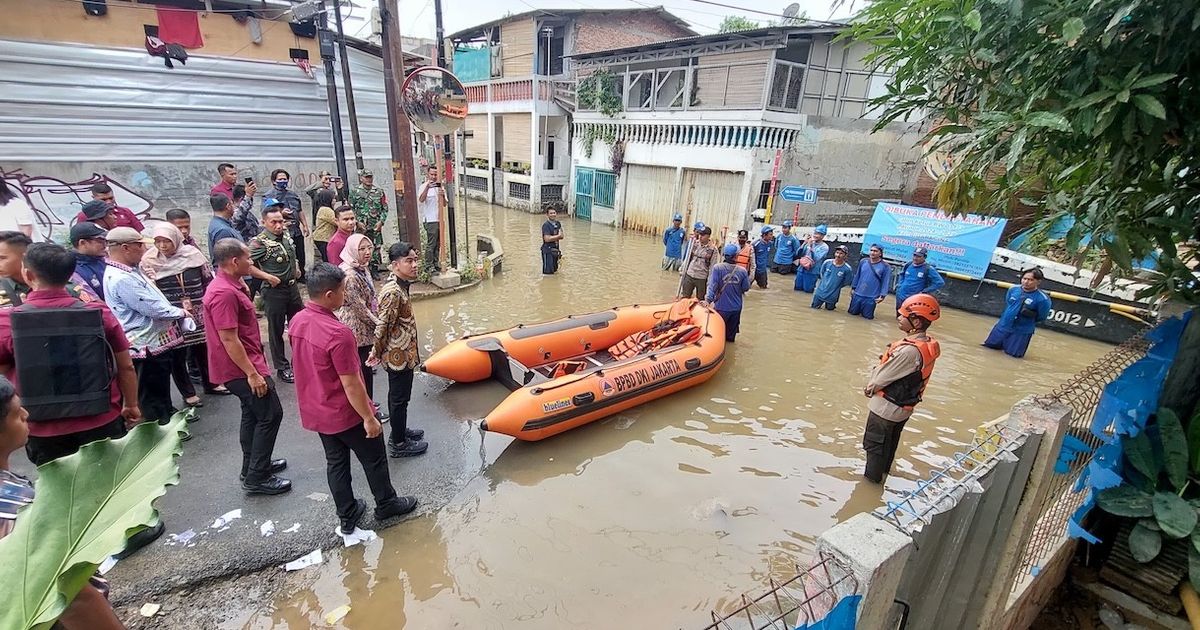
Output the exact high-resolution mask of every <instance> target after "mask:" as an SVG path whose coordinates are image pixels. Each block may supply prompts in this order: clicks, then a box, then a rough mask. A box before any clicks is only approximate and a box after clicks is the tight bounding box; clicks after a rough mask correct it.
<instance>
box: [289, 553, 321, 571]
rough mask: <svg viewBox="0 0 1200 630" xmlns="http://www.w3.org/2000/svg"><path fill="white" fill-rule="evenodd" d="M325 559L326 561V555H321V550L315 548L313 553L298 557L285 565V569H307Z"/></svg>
mask: <svg viewBox="0 0 1200 630" xmlns="http://www.w3.org/2000/svg"><path fill="white" fill-rule="evenodd" d="M324 561H325V558H324V556H322V555H321V550H320V549H313V550H312V552H311V553H308V554H305V555H303V556H300V557H299V558H296V559H295V560H292V561H291V562H289V563H287V564H285V565H283V570H284V571H299V570H300V569H305V568H308V567H311V566H313V565H317V564H321V563H322V562H324Z"/></svg>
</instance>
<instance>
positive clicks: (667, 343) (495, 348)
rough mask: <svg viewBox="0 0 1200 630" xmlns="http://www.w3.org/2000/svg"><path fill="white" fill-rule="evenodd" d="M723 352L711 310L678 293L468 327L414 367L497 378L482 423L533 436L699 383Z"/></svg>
mask: <svg viewBox="0 0 1200 630" xmlns="http://www.w3.org/2000/svg"><path fill="white" fill-rule="evenodd" d="M724 360H725V322H724V321H723V320H722V319H721V316H720V315H718V314H717V312H716V311H714V310H713V309H712V308H711V307H708V306H704V305H702V304H700V302H699V301H697V300H695V299H683V300H679V301H677V302H671V303H667V304H651V305H636V304H635V305H633V306H620V307H617V308H613V309H610V310H607V311H601V312H599V313H589V314H587V315H569V316H567V317H564V318H563V319H558V320H554V321H550V322H545V323H541V324H530V325H526V324H521V325H519V326H517V327H515V328H509V329H508V330H500V331H495V332H490V333H481V334H478V335H469V336H467V337H464V338H462V339H459V340H457V341H454V342H452V343H451V344H450V345H448V346H446V347H445V348H442V349H441V350H439V351H437V352H436V353H434V355H433V356H431V357H429V359H428V360H427V361H425V363H424V365H423V366H422V369H424V370H425V371H426V372H428V373H430V374H436V375H438V376H441V377H444V378H448V379H451V380H454V381H458V382H460V383H472V382H476V381H482V380H484V379H488V378H495V379H496V380H498V381H500V382H501V383H503V384H504V385H505V386H507V387H508V388H509V389H511V390H513V392H512V393H511V394H509V396H508V398H506V399H505V400H504V402H502V403H500V404H499V405H498V406H497V407H496V408H495V409H493V410H492V412H491V413H489V414H488V415H487V418H485V419H484V423H483V428H484V429H485V430H487V431H495V432H497V433H504V434H507V435H511V436H513V437H515V438H517V439H521V440H528V441H534V440H541V439H544V438H548V437H550V436H552V435H557V434H559V433H562V432H563V431H567V430H569V429H573V428H575V427H578V426H581V425H584V424H587V423H589V422H591V421H593V420H598V419H600V418H605V417H608V416H611V415H612V414H615V413H617V412H619V411H623V410H625V409H629V408H630V407H634V406H637V405H640V404H642V403H645V402H648V401H651V400H654V399H655V398H661V397H663V396H666V395H668V394H673V393H675V392H677V391H680V390H682V389H687V388H689V387H692V386H693V385H698V384H700V383H703V382H704V381H707V380H708V379H710V378H712V376H713V374H716V372H717V370H718V369H719V368H720V367H721V364H722V363H723V362H724Z"/></svg>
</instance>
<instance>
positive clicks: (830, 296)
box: [812, 245, 854, 311]
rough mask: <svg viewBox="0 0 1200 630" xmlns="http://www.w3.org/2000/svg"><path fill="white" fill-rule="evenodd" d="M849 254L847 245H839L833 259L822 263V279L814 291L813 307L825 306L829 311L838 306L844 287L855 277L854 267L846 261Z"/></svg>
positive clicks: (834, 251)
mask: <svg viewBox="0 0 1200 630" xmlns="http://www.w3.org/2000/svg"><path fill="white" fill-rule="evenodd" d="M849 255H850V252H849V250H847V249H846V246H845V245H838V246H837V248H835V249H834V250H833V260H826V261H825V262H823V263H821V279H820V281H819V282H817V290H816V292H815V293H813V301H812V307H813V308H821V307H822V306H824V307H825V310H827V311H832V310H833V309H835V308H837V303H838V298H840V297H841V296H842V288H843V287H848V286H850V285H851V283H852V282H853V279H854V269H852V268H851V267H850V263H848V262H846V257H847V256H849Z"/></svg>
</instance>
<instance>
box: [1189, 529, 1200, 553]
mask: <svg viewBox="0 0 1200 630" xmlns="http://www.w3.org/2000/svg"><path fill="white" fill-rule="evenodd" d="M1191 539H1192V550H1193V551H1200V529H1193V530H1192V536H1191Z"/></svg>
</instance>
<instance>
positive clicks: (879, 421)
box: [863, 412, 908, 483]
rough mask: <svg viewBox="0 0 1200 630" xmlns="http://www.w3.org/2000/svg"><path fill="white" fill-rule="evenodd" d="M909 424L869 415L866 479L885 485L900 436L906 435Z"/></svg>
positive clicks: (864, 431) (872, 414)
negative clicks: (905, 429) (905, 431)
mask: <svg viewBox="0 0 1200 630" xmlns="http://www.w3.org/2000/svg"><path fill="white" fill-rule="evenodd" d="M907 422H908V421H907V420H904V421H903V422H892V421H891V420H885V419H883V418H881V417H879V416H877V415H875V414H874V413H872V412H868V413H867V426H866V427H865V428H864V429H863V450H865V451H866V452H867V467H866V470H864V471H863V476H864V477H866V478H867V479H869V480H871V481H874V482H875V483H883V476H884V475H886V474H888V473H889V472H890V471H891V470H892V462H893V461H895V459H896V448H897V447H899V446H900V435H901V434H902V433H904V425H905V424H906V423H907Z"/></svg>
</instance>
